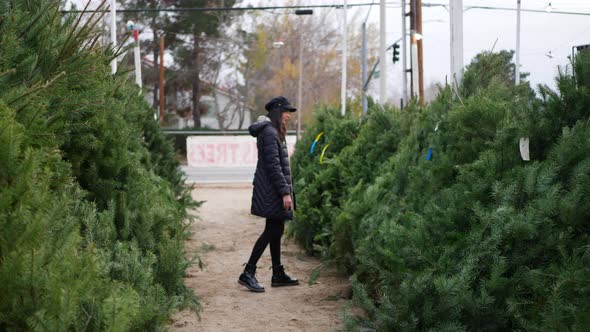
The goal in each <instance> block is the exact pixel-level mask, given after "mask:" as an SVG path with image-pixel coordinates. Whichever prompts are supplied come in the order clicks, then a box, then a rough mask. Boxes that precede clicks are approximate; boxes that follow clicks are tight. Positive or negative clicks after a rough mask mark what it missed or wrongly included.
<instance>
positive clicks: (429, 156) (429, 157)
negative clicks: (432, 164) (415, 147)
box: [426, 148, 432, 160]
mask: <svg viewBox="0 0 590 332" xmlns="http://www.w3.org/2000/svg"><path fill="white" fill-rule="evenodd" d="M430 159H432V148H430V149H428V154H427V155H426V160H430Z"/></svg>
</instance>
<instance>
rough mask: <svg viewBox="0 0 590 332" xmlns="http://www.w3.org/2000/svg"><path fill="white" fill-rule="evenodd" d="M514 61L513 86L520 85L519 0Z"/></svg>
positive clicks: (518, 3)
mask: <svg viewBox="0 0 590 332" xmlns="http://www.w3.org/2000/svg"><path fill="white" fill-rule="evenodd" d="M515 57H516V58H515V60H514V84H516V85H519V84H520V0H516V56H515Z"/></svg>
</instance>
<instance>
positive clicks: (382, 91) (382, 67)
mask: <svg viewBox="0 0 590 332" xmlns="http://www.w3.org/2000/svg"><path fill="white" fill-rule="evenodd" d="M385 29H386V25H385V0H381V3H380V4H379V102H380V103H381V104H385V101H386V99H387V78H386V77H387V60H385V57H386V55H385V54H386V52H387V41H386V40H385Z"/></svg>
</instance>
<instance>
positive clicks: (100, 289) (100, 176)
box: [0, 0, 198, 331]
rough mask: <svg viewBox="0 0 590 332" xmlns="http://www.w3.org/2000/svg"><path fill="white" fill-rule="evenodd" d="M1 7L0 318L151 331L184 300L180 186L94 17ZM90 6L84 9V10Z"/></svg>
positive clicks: (17, 4) (17, 325)
mask: <svg viewBox="0 0 590 332" xmlns="http://www.w3.org/2000/svg"><path fill="white" fill-rule="evenodd" d="M61 15H62V14H61V13H60V12H59V7H58V5H57V3H56V2H53V1H42V0H39V1H18V0H15V1H8V3H3V4H2V5H0V128H1V129H0V294H2V296H0V330H51V331H63V330H115V331H127V330H138V331H139V330H141V331H144V330H154V329H157V328H158V327H159V326H161V325H163V324H165V323H166V321H167V318H168V316H169V314H170V313H171V312H173V311H174V310H177V309H178V308H181V307H191V308H193V309H194V310H197V309H198V303H197V302H196V299H195V296H194V294H193V293H192V291H191V290H189V289H187V288H186V287H185V286H184V284H183V276H184V271H185V269H186V268H187V266H188V264H189V261H188V260H187V258H186V257H185V255H184V252H183V245H184V240H185V239H186V238H187V235H188V223H187V222H186V221H185V220H189V221H190V218H189V216H187V213H186V208H187V207H190V206H196V205H197V204H196V203H194V202H193V201H192V200H191V198H190V193H189V191H188V189H187V188H185V186H184V183H183V179H182V175H181V173H180V172H179V170H178V167H177V166H178V163H177V161H176V160H175V154H174V151H173V148H172V146H171V143H170V142H169V141H167V140H166V139H165V138H164V136H163V134H162V133H161V132H160V131H159V129H158V126H157V123H155V122H154V121H153V114H152V112H153V111H152V110H151V109H150V108H149V107H148V105H147V104H146V103H145V101H144V100H143V99H142V98H141V97H140V96H137V88H136V87H135V86H133V85H131V84H130V83H128V82H127V79H126V76H115V77H113V76H111V75H110V67H109V62H110V60H111V59H112V57H113V56H114V55H113V54H114V53H113V52H112V50H110V49H106V50H104V49H102V48H100V47H98V46H97V44H96V43H95V42H96V38H97V37H98V34H97V33H96V32H95V31H94V30H93V26H94V25H95V23H96V20H97V19H98V17H96V16H93V17H91V18H90V20H89V21H88V22H86V23H84V24H81V23H80V21H79V19H78V18H77V17H65V18H62V16H61ZM86 17H87V16H86Z"/></svg>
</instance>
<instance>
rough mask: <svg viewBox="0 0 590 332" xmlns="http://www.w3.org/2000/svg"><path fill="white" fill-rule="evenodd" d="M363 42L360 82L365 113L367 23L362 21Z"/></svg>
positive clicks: (365, 112)
mask: <svg viewBox="0 0 590 332" xmlns="http://www.w3.org/2000/svg"><path fill="white" fill-rule="evenodd" d="M362 28H363V43H362V61H361V82H362V84H363V85H362V104H363V114H367V107H368V105H367V89H366V87H365V82H366V81H367V24H366V23H365V22H363V25H362Z"/></svg>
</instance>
